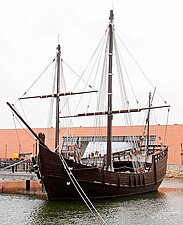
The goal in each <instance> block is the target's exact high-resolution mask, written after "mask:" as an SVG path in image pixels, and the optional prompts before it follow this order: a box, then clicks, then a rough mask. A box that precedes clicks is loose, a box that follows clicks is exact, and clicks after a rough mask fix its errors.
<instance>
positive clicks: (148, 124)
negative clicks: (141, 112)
mask: <svg viewBox="0 0 183 225" xmlns="http://www.w3.org/2000/svg"><path fill="white" fill-rule="evenodd" d="M150 111H151V93H149V109H148V115H147V148H148V146H149V137H150Z"/></svg>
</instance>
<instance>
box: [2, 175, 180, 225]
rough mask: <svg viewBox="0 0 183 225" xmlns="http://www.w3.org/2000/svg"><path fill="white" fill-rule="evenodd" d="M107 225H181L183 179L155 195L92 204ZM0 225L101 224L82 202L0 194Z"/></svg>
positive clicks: (166, 183) (165, 185)
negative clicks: (49, 200) (51, 200)
mask: <svg viewBox="0 0 183 225" xmlns="http://www.w3.org/2000/svg"><path fill="white" fill-rule="evenodd" d="M93 204H94V205H95V207H96V208H97V210H98V211H99V212H100V214H101V216H102V217H103V218H104V220H105V221H106V224H108V225H111V224H112V225H118V224H119V225H123V224H124V225H136V224H138V225H139V224H141V225H146V224H148V225H151V224H153V225H170V224H171V225H182V224H183V179H165V180H164V182H163V184H162V185H161V188H160V189H159V191H158V192H153V193H150V194H143V195H138V196H133V197H125V198H120V199H119V198H118V199H112V200H100V201H93ZM0 224H2V225H12V224H13V225H28V224H30V225H34V224H36V225H37V224H41V225H47V224H49V225H55V224H64V225H69V224H72V225H74V224H78V225H81V224H83V225H85V224H87V225H88V224H91V225H92V224H102V223H100V221H98V220H97V219H96V218H95V217H94V216H93V215H92V214H91V213H90V211H89V210H88V209H87V207H86V206H85V205H84V203H83V202H82V201H73V202H48V201H45V200H41V199H38V198H36V197H34V196H30V195H9V194H0Z"/></svg>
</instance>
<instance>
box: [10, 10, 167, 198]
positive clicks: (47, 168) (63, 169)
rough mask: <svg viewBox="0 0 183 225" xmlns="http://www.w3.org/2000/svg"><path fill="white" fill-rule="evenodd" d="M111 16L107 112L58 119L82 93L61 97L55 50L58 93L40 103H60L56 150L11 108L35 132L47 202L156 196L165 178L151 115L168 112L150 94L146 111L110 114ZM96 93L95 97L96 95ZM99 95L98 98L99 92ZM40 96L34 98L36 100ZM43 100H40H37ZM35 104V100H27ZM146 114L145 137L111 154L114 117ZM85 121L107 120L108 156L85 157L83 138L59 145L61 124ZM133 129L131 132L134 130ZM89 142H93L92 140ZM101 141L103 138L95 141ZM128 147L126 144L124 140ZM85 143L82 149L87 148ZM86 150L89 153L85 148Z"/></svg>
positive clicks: (163, 151) (162, 153)
mask: <svg viewBox="0 0 183 225" xmlns="http://www.w3.org/2000/svg"><path fill="white" fill-rule="evenodd" d="M113 17H114V15H113V10H110V17H109V24H108V27H107V42H108V44H107V45H106V46H107V47H106V50H105V51H106V53H107V58H106V62H107V69H106V70H105V73H106V76H107V80H108V82H107V83H108V84H107V88H106V89H107V109H106V110H104V111H96V112H88V113H80V114H77V115H74V116H72V115H65V116H61V115H60V104H61V103H62V101H61V100H60V98H62V96H64V97H65V96H67V95H74V94H87V93H86V92H85V91H83V92H81V93H70V92H69V93H68V92H65V93H61V92H60V62H61V48H60V45H58V47H57V55H56V60H55V62H56V64H57V90H56V93H54V94H51V95H45V96H41V97H42V98H46V97H48V98H54V99H56V128H55V131H56V133H55V149H52V150H51V149H49V147H47V145H46V144H45V135H44V134H43V133H39V134H36V133H35V132H34V130H33V129H32V128H31V127H30V126H29V125H28V124H27V123H26V122H25V120H24V119H23V118H22V117H21V116H20V114H19V113H18V112H17V111H16V109H15V108H14V106H13V105H11V104H10V103H7V104H8V105H9V107H10V108H11V109H12V110H13V111H14V113H15V114H16V115H17V116H18V117H19V119H21V121H22V122H23V123H24V124H25V125H26V126H27V128H28V129H29V130H30V132H32V134H33V135H34V137H35V138H36V139H37V141H38V142H39V148H38V156H37V165H35V167H36V168H37V170H36V173H37V174H38V177H39V178H40V179H41V182H42V184H43V187H44V188H45V191H46V193H47V196H48V199H49V200H51V201H52V200H66V199H67V200H68V199H80V198H81V197H82V198H85V197H86V196H87V197H88V198H111V197H122V196H129V195H135V194H141V193H147V192H152V191H155V190H157V189H158V187H159V186H160V184H161V183H162V181H163V178H164V176H165V174H166V167H167V157H168V147H167V146H166V145H164V144H162V143H161V144H159V145H158V144H155V141H154V143H152V141H150V137H151V135H150V125H149V123H150V122H149V120H150V112H151V110H154V109H159V108H164V107H169V106H168V105H163V106H152V98H151V95H150V94H149V100H148V104H147V106H146V107H144V108H132V109H130V108H128V107H127V108H124V109H120V110H113V108H112V93H113V91H112V89H113V88H112V79H113V57H114V44H115V38H114V37H115V34H114V24H113ZM94 92H95V91H94ZM97 94H98V92H97ZM36 97H38V96H34V97H33V98H36ZM39 97H40V96H39ZM24 98H31V97H24ZM142 111H143V112H147V114H146V115H147V117H146V122H145V128H146V129H144V130H145V131H146V132H145V131H144V133H143V134H142V135H141V136H130V137H126V138H127V139H128V138H129V139H130V140H131V144H130V145H129V146H128V147H125V148H123V149H119V148H118V150H117V151H113V150H112V145H113V141H114V137H113V135H112V127H113V126H112V121H113V116H115V115H116V114H123V115H124V114H125V115H129V114H132V113H140V112H142ZM82 116H86V117H87V116H88V117H92V116H105V117H106V122H107V125H106V135H103V136H102V142H103V143H104V142H106V145H105V146H106V152H103V154H101V153H100V152H99V151H98V149H96V150H94V151H93V153H90V154H89V153H88V154H87V146H88V145H89V142H90V141H89V140H85V141H83V142H82V140H81V138H80V137H74V139H72V140H74V141H72V142H70V143H67V140H68V138H67V137H62V140H60V139H59V131H60V126H59V122H60V120H61V119H62V118H66V119H67V118H72V117H82ZM132 129H133V127H132ZM91 139H94V138H92V137H91ZM97 139H98V141H99V139H100V138H99V137H97V138H96V139H95V141H97ZM126 142H127V140H126ZM83 143H84V144H83ZM83 146H85V148H84V147H83ZM34 163H36V162H35V160H34Z"/></svg>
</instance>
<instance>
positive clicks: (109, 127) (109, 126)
mask: <svg viewBox="0 0 183 225" xmlns="http://www.w3.org/2000/svg"><path fill="white" fill-rule="evenodd" d="M113 19H114V14H113V10H110V17H109V66H108V114H107V170H112V160H111V154H112V119H113V115H112V62H113Z"/></svg>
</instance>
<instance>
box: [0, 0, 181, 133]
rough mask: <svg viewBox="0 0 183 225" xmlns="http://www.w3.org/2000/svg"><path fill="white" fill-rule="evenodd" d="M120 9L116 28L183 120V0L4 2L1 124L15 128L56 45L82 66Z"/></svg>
mask: <svg viewBox="0 0 183 225" xmlns="http://www.w3.org/2000/svg"><path fill="white" fill-rule="evenodd" d="M112 5H113V8H114V13H115V27H116V29H117V30H118V34H120V36H122V37H123V40H124V42H125V44H126V45H127V46H128V48H129V49H130V51H131V53H132V54H133V56H134V57H135V59H136V60H137V61H138V63H139V64H140V65H141V67H142V68H143V71H145V73H146V74H147V76H148V77H149V79H150V80H151V82H152V83H153V84H154V86H156V87H157V88H158V91H159V92H160V93H161V95H162V96H163V98H164V99H165V100H166V101H167V102H168V103H169V104H170V105H171V112H170V118H169V123H170V124H175V123H178V124H183V116H182V112H183V63H182V61H183V56H182V55H183V13H182V10H183V1H182V0H114V1H112V0H31V1H26V0H16V1H14V0H6V1H2V0H1V1H0V78H1V80H0V81H1V82H0V129H3V128H14V126H13V122H12V118H11V113H10V109H9V108H8V107H7V105H6V102H7V101H9V102H12V103H13V102H15V101H16V99H17V98H18V97H20V96H21V95H22V94H23V93H24V91H25V90H26V88H27V87H29V85H30V84H31V83H32V82H33V80H34V79H35V78H36V77H37V76H38V75H39V74H40V73H41V72H42V71H43V69H44V68H45V67H46V66H47V65H48V64H49V62H50V61H51V60H52V59H53V57H54V53H55V48H56V46H57V44H58V34H60V38H59V39H60V44H61V46H62V56H63V58H66V61H69V62H70V64H71V65H73V68H75V69H76V71H80V70H81V66H80V64H82V68H83V67H84V65H85V64H86V63H87V61H88V59H89V58H90V56H91V52H92V51H93V50H94V49H95V46H96V45H97V44H98V42H99V40H100V39H101V37H102V35H103V33H104V31H105V29H106V26H107V23H108V17H109V10H110V9H111V8H112Z"/></svg>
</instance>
